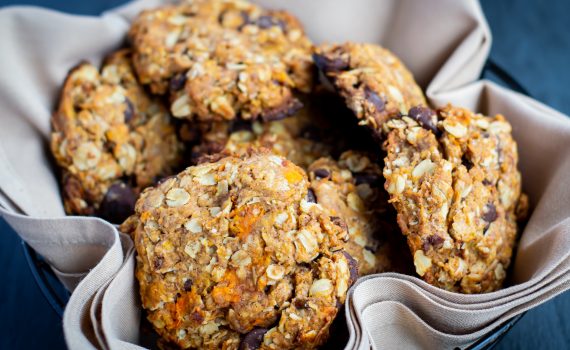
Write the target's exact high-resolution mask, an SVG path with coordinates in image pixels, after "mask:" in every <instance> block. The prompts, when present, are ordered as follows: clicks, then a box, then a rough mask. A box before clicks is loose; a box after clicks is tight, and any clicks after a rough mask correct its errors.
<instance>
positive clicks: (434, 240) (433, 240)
mask: <svg viewBox="0 0 570 350" xmlns="http://www.w3.org/2000/svg"><path fill="white" fill-rule="evenodd" d="M443 241H444V239H443V238H442V237H441V236H439V235H435V234H434V235H431V236H429V237H428V238H426V239H425V240H424V244H423V247H422V248H423V250H424V252H427V251H428V250H429V247H434V248H439V247H440V246H441V245H442V244H443Z"/></svg>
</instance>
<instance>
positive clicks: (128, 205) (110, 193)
mask: <svg viewBox="0 0 570 350" xmlns="http://www.w3.org/2000/svg"><path fill="white" fill-rule="evenodd" d="M136 199H137V198H136V195H135V192H134V191H133V189H132V188H131V187H129V186H127V185H126V184H124V183H122V182H119V183H115V184H113V185H111V187H109V189H108V190H107V193H106V194H105V197H104V198H103V201H102V202H101V206H100V207H99V216H100V217H102V218H103V219H105V220H107V221H110V222H112V223H113V224H121V223H122V222H123V221H125V219H127V218H128V217H129V216H130V215H131V214H132V213H133V212H134V209H135V202H136Z"/></svg>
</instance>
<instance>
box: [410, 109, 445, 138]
mask: <svg viewBox="0 0 570 350" xmlns="http://www.w3.org/2000/svg"><path fill="white" fill-rule="evenodd" d="M408 117H410V118H412V119H414V120H415V121H417V122H418V123H420V125H421V126H422V127H423V128H424V129H426V130H429V131H432V132H433V133H434V134H435V136H438V137H439V136H440V135H441V131H440V130H439V129H438V128H437V115H436V113H435V111H433V110H432V109H430V108H429V107H425V106H415V107H412V108H410V111H409V112H408Z"/></svg>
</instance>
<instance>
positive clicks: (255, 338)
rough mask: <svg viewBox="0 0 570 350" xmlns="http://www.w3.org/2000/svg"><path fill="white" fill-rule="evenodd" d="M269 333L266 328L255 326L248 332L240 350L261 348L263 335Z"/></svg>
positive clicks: (240, 345)
mask: <svg viewBox="0 0 570 350" xmlns="http://www.w3.org/2000/svg"><path fill="white" fill-rule="evenodd" d="M265 333H267V329H266V328H254V329H252V330H251V331H250V332H249V333H247V334H246V335H245V336H244V337H243V339H242V340H241V342H240V344H239V350H255V349H259V347H260V346H261V342H262V341H263V336H264V335H265Z"/></svg>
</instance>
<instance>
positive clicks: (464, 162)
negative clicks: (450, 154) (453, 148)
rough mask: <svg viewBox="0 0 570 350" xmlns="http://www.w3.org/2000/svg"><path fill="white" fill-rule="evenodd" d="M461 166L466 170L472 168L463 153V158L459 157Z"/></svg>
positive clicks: (471, 164) (471, 163)
mask: <svg viewBox="0 0 570 350" xmlns="http://www.w3.org/2000/svg"><path fill="white" fill-rule="evenodd" d="M461 164H463V165H464V166H465V167H466V168H467V170H470V169H471V168H473V162H472V161H471V160H470V159H469V158H468V157H467V154H466V153H464V154H463V156H462V157H461Z"/></svg>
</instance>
